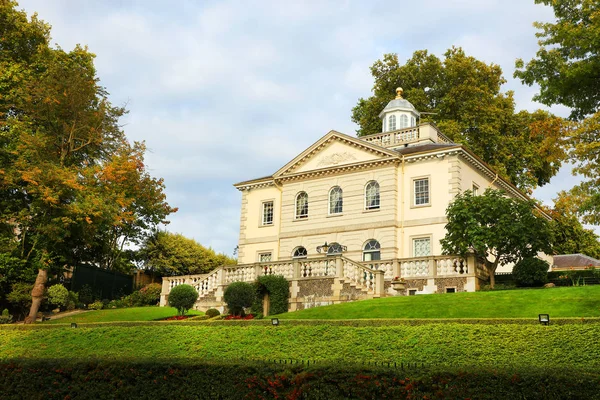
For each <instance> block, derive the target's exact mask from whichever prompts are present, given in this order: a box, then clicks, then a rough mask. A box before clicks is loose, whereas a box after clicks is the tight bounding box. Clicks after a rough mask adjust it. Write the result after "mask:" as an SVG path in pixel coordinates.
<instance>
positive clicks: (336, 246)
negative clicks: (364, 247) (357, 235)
mask: <svg viewBox="0 0 600 400" xmlns="http://www.w3.org/2000/svg"><path fill="white" fill-rule="evenodd" d="M336 249H337V250H339V251H335V252H334V250H336ZM342 252H343V248H342V245H341V244H339V243H338V242H333V243H329V249H327V255H328V256H339V255H340V254H342Z"/></svg>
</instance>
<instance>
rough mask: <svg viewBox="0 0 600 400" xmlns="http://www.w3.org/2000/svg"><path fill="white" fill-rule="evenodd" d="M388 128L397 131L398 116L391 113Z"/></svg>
mask: <svg viewBox="0 0 600 400" xmlns="http://www.w3.org/2000/svg"><path fill="white" fill-rule="evenodd" d="M388 130H390V131H395V130H396V116H395V115H390V117H389V118H388Z"/></svg>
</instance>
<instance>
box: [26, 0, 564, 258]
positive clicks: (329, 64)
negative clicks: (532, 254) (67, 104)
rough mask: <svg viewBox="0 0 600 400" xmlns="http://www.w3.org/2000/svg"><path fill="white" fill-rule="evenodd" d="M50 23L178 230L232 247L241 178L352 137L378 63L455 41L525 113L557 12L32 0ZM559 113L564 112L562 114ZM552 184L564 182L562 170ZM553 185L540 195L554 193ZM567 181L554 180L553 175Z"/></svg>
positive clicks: (448, 5) (429, 2)
mask: <svg viewBox="0 0 600 400" xmlns="http://www.w3.org/2000/svg"><path fill="white" fill-rule="evenodd" d="M21 6H22V7H24V8H25V9H26V10H27V11H28V12H33V11H38V12H39V14H40V17H41V18H42V19H44V20H46V21H48V22H49V23H51V24H52V25H53V30H52V35H53V39H54V42H57V43H59V44H60V45H61V46H62V47H63V48H65V49H70V48H72V47H73V46H74V45H75V44H76V43H81V44H84V45H88V46H89V48H90V50H91V51H92V52H94V53H95V54H97V59H96V66H97V68H98V75H99V77H100V78H101V81H102V83H103V84H104V85H105V86H106V87H107V88H108V90H109V92H110V93H111V99H112V101H113V102H114V103H116V104H123V103H127V106H128V108H129V109H130V114H129V115H127V116H126V117H125V118H124V119H123V122H124V123H126V126H125V131H126V133H127V134H128V136H129V137H130V138H131V139H133V140H145V141H146V142H147V145H148V148H149V153H148V155H147V164H148V165H149V167H150V168H151V170H152V173H153V174H154V175H155V176H160V177H164V178H165V183H166V186H167V194H168V198H169V201H170V203H171V204H172V205H174V206H179V207H180V211H179V212H178V213H177V214H175V215H174V216H173V218H172V224H171V225H169V227H168V229H170V230H172V231H175V232H181V233H183V234H184V235H186V236H189V237H193V238H196V239H197V240H198V241H200V242H201V243H203V244H205V245H210V246H213V247H214V248H215V249H216V250H218V251H225V252H228V253H230V252H231V250H232V249H233V248H234V247H235V245H236V244H237V239H238V227H239V199H240V196H239V193H238V192H237V191H236V190H235V189H234V188H232V186H231V185H232V184H233V183H234V182H237V181H241V180H246V179H252V178H256V177H259V176H264V175H268V174H271V173H273V172H275V171H276V170H277V169H278V168H280V167H281V166H283V165H284V164H285V163H286V162H287V161H289V160H290V159H291V158H293V157H294V156H295V155H296V154H298V153H299V152H300V151H302V150H303V149H304V148H306V147H308V146H309V145H310V144H312V143H313V142H314V141H316V140H317V139H318V138H319V137H320V136H322V135H323V134H325V133H326V132H328V131H329V130H330V129H336V130H338V131H341V132H344V133H348V134H353V133H354V130H355V129H356V127H355V125H354V124H353V123H352V122H351V121H350V116H351V109H352V107H353V106H354V105H355V104H356V101H357V99H358V98H359V97H368V96H369V95H370V94H371V92H370V90H371V86H372V78H371V76H370V72H369V66H370V65H371V64H372V63H373V62H374V61H375V60H376V59H378V58H380V57H381V56H382V55H383V53H385V52H396V53H398V54H399V56H400V58H401V59H406V58H408V57H410V56H411V54H412V53H413V51H415V50H419V49H429V50H430V52H432V53H434V54H436V55H438V56H441V55H442V54H443V52H444V51H445V50H446V49H448V48H449V47H451V46H452V45H462V46H464V47H465V50H466V52H467V53H468V54H469V55H473V56H475V57H477V58H481V59H483V60H485V61H487V62H494V63H496V64H499V65H501V66H502V68H503V70H504V74H505V77H506V78H508V80H509V82H508V84H507V85H506V89H512V90H515V98H516V101H517V104H518V107H520V108H526V109H534V108H537V107H539V105H537V104H535V103H533V102H532V101H531V97H532V95H533V94H534V93H535V91H536V89H535V88H527V87H523V86H521V85H520V83H519V82H518V81H516V80H514V79H512V72H513V68H514V60H515V59H516V58H519V57H521V58H524V59H529V58H531V57H533V55H534V54H535V51H536V48H537V44H536V38H535V36H534V33H535V30H534V29H533V28H532V23H533V21H536V20H547V19H549V18H551V16H552V14H551V13H550V10H549V8H548V7H544V6H540V5H535V4H533V2H525V3H524V2H523V1H522V0H510V1H508V0H507V1H499V0H486V1H481V0H453V1H451V0H423V1H420V2H412V3H409V2H392V1H381V0H377V1H370V2H361V1H353V0H348V1H321V0H313V1H302V2H290V1H276V0H270V1H246V2H240V1H227V0H226V1H218V2H216V1H213V2H196V1H180V2H174V3H172V4H171V3H169V5H168V6H167V5H166V4H165V3H164V2H161V1H150V0H130V1H127V2H122V1H118V0H107V1H103V2H94V1H90V0H86V1H82V0H53V1H51V2H50V1H47V0H22V1H21ZM553 110H558V111H557V112H560V113H561V115H563V113H564V112H565V110H564V109H555V108H553ZM555 179H557V180H560V183H557V184H556V187H560V188H562V187H563V184H568V182H569V179H565V178H563V177H562V174H561V175H560V176H559V177H557V178H555ZM554 182H555V181H554V180H553V185H552V187H551V188H549V189H547V190H546V189H545V191H544V192H540V196H543V197H551V192H552V190H553V189H554ZM557 182H558V181H557Z"/></svg>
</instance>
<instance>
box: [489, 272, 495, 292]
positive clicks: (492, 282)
mask: <svg viewBox="0 0 600 400" xmlns="http://www.w3.org/2000/svg"><path fill="white" fill-rule="evenodd" d="M488 273H489V274H490V289H493V288H494V285H495V284H496V277H495V276H494V275H495V273H496V271H492V270H491V269H488Z"/></svg>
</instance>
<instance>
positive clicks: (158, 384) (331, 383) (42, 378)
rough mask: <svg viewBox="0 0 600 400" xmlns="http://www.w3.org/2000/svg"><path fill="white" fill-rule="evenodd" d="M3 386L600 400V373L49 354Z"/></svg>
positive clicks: (57, 390)
mask: <svg viewBox="0 0 600 400" xmlns="http://www.w3.org/2000/svg"><path fill="white" fill-rule="evenodd" d="M0 387H1V388H2V393H3V395H2V397H3V398H4V399H23V398H27V399H61V400H62V399H94V400H101V399H129V398H137V399H160V398H178V399H267V398H269V399H270V398H280V399H330V400H334V399H382V398H394V399H404V398H420V399H423V398H461V399H465V398H477V399H498V398H523V399H525V398H526V399H548V398H565V399H567V398H585V399H598V398H600V391H599V390H598V388H599V387H600V374H599V373H598V372H593V373H590V372H583V371H576V370H569V369H562V370H542V369H540V370H521V371H516V370H515V371H501V372H498V371H493V370H481V369H480V370H468V371H460V370H457V371H442V370H420V371H419V370H417V371H404V370H398V369H381V368H368V367H367V368H357V367H353V368H348V367H346V368H343V369H342V368H340V367H337V366H334V365H323V366H316V367H311V368H305V367H302V366H295V367H289V366H287V367H284V366H281V365H268V364H260V363H243V364H238V365H234V364H209V363H203V364H178V363H157V362H155V361H152V362H150V361H148V362H80V363H69V364H64V361H53V360H46V361H36V362H31V361H19V362H11V363H0Z"/></svg>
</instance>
